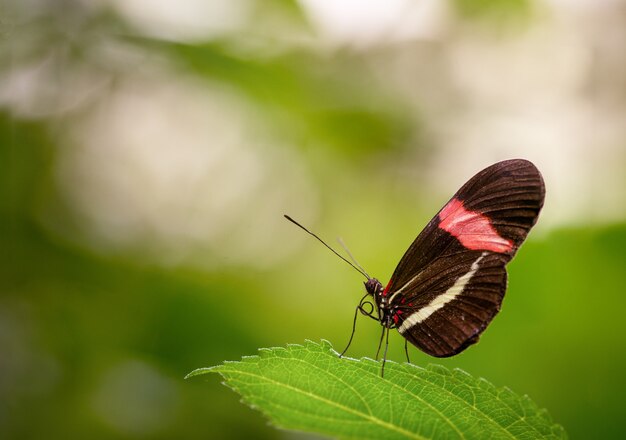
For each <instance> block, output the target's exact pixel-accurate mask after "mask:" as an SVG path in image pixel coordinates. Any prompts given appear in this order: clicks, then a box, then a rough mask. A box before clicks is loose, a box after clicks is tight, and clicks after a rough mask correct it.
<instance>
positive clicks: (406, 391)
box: [187, 341, 566, 439]
mask: <svg viewBox="0 0 626 440" xmlns="http://www.w3.org/2000/svg"><path fill="white" fill-rule="evenodd" d="M380 367H381V365H380V362H377V361H373V360H371V359H361V360H356V359H349V358H343V359H340V358H339V357H338V354H337V352H335V351H334V350H333V348H332V346H331V345H330V343H328V342H327V341H322V343H321V344H317V343H314V342H311V341H307V342H306V343H305V345H289V346H287V348H269V349H260V350H259V355H258V356H250V357H244V358H243V359H242V360H241V361H239V362H225V363H224V364H222V365H218V366H215V367H211V368H201V369H198V370H195V371H193V372H191V373H190V374H189V375H188V376H187V377H192V376H197V375H201V374H205V373H219V374H221V375H222V376H223V377H224V379H225V380H226V384H227V385H228V386H230V387H231V388H233V389H234V390H235V391H236V392H237V393H239V394H241V395H242V396H243V399H244V401H245V402H246V403H247V404H249V405H250V406H251V407H253V408H256V409H259V410H260V411H262V412H263V413H264V414H265V415H267V417H269V418H270V420H271V421H272V422H273V423H274V424H275V425H276V426H278V427H282V428H286V429H293V430H300V431H310V432H317V433H321V434H325V435H329V436H332V437H336V438H343V439H405V438H406V439H487V438H488V439H535V438H566V434H565V431H564V430H563V428H561V427H560V426H559V425H556V424H554V423H553V422H552V420H551V419H550V417H549V416H548V414H547V412H546V411H545V410H542V409H539V408H538V407H537V405H536V404H535V403H533V402H532V401H531V400H530V399H529V398H528V397H527V396H524V397H520V396H518V395H516V394H514V393H513V392H512V391H510V390H509V389H507V388H496V387H494V386H493V385H491V384H490V383H489V382H487V381H486V380H484V379H475V378H473V377H472V376H470V375H469V374H467V373H465V372H464V371H461V370H454V371H450V370H448V369H446V368H444V367H441V366H437V365H430V366H428V367H427V368H420V367H417V366H415V365H412V364H398V363H395V362H391V361H387V364H386V365H385V377H384V378H382V377H380Z"/></svg>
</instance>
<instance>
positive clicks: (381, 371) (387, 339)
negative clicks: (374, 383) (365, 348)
mask: <svg viewBox="0 0 626 440" xmlns="http://www.w3.org/2000/svg"><path fill="white" fill-rule="evenodd" d="M384 329H385V327H383V333H384ZM386 330H387V337H386V338H385V353H384V354H383V366H382V367H381V368H380V377H385V363H386V362H387V349H388V348H389V329H386Z"/></svg>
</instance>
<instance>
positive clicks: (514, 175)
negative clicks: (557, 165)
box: [285, 159, 545, 374]
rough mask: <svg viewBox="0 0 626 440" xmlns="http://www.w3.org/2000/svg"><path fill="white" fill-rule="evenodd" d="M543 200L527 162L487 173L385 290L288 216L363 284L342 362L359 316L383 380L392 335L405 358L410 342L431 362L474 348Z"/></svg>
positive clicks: (462, 192)
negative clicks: (369, 330) (365, 321)
mask: <svg viewBox="0 0 626 440" xmlns="http://www.w3.org/2000/svg"><path fill="white" fill-rule="evenodd" d="M544 197H545V185H544V182H543V178H542V176H541V173H540V172H539V170H538V169H537V168H536V167H535V165H533V164H532V163H531V162H529V161H527V160H523V159H512V160H505V161H502V162H497V163H495V164H493V165H491V166H489V167H487V168H485V169H484V170H482V171H480V172H479V173H477V174H476V175H475V176H474V177H472V178H471V179H470V180H469V181H467V183H465V185H463V186H462V187H461V189H459V190H458V191H457V192H456V194H454V196H452V198H451V199H450V200H449V201H448V202H447V203H446V204H445V205H444V206H443V208H441V210H440V211H439V212H438V213H437V215H435V216H434V217H433V219H432V220H431V221H430V222H429V223H428V224H427V225H426V227H425V228H424V229H423V230H422V232H420V234H419V235H418V236H417V238H416V239H415V240H414V241H413V243H412V244H411V246H409V248H408V250H407V251H406V252H405V253H404V255H403V257H402V258H401V259H400V262H399V263H398V266H397V267H396V269H395V270H394V272H393V275H392V276H391V279H390V280H389V282H388V283H387V284H386V285H385V286H384V287H383V284H382V283H381V282H380V281H379V280H378V279H376V278H372V277H370V276H369V275H368V274H367V273H366V272H365V271H364V270H363V269H362V268H361V267H360V266H359V265H358V263H356V261H354V263H355V264H356V266H355V265H354V264H352V263H351V262H350V261H348V260H347V259H346V258H344V257H343V256H341V255H340V254H339V253H338V252H336V251H335V250H334V249H332V248H331V247H330V246H328V245H327V244H326V243H325V242H324V241H323V240H322V239H320V238H319V237H318V236H317V235H315V234H313V233H312V232H310V231H309V230H308V229H306V228H304V227H303V226H302V225H300V224H299V223H297V222H295V220H293V219H292V218H291V217H289V216H285V217H287V219H289V220H290V221H292V222H294V223H296V225H298V226H300V227H301V228H302V229H304V230H305V231H306V232H308V233H309V234H311V235H313V236H314V237H315V238H317V239H318V240H320V241H321V242H322V243H323V244H324V245H325V246H326V247H328V248H329V249H330V250H332V251H333V252H334V253H335V254H337V255H338V256H339V257H340V258H342V259H343V260H344V261H346V262H347V263H348V264H350V265H351V266H352V267H354V268H355V269H356V270H358V271H359V272H360V273H361V274H363V275H364V276H365V277H366V278H367V281H365V283H364V284H365V290H366V294H365V296H364V297H363V298H362V299H361V301H360V302H359V304H358V306H357V307H356V310H355V315H354V321H353V326H352V334H351V336H350V340H349V342H348V345H347V347H346V349H345V350H344V351H343V352H342V353H341V356H343V354H345V352H346V351H347V349H348V347H349V346H350V344H351V343H352V338H353V337H354V332H355V327H356V318H357V315H358V313H359V312H360V313H361V314H363V315H366V316H369V317H370V318H372V319H375V320H376V321H378V322H379V323H380V324H381V326H382V329H383V331H382V334H381V338H380V342H379V344H378V351H377V353H376V358H378V355H379V353H380V349H381V346H382V342H383V340H385V341H386V342H385V351H384V356H383V364H382V371H381V374H384V365H385V361H386V359H387V348H388V345H389V330H391V329H396V330H398V332H399V333H400V334H401V335H402V336H403V337H404V338H405V352H406V355H407V360H408V348H407V344H408V342H410V343H411V344H413V345H415V346H416V347H417V348H419V349H420V350H422V351H423V352H425V353H427V354H429V355H431V356H435V357H449V356H454V355H456V354H458V353H461V352H462V351H463V350H465V349H466V348H468V347H469V346H470V345H472V344H475V343H476V342H478V339H479V336H480V334H481V333H482V332H483V331H484V330H485V329H486V328H487V326H488V325H489V323H490V322H491V321H492V319H493V318H494V317H495V315H496V314H497V313H498V312H499V311H500V307H501V305H502V300H503V298H504V294H505V291H506V287H507V273H506V264H507V263H508V262H509V261H511V259H512V258H513V256H514V255H515V253H516V252H517V250H518V249H519V247H520V246H521V244H522V243H523V242H524V240H525V239H526V236H527V235H528V232H529V231H530V229H531V228H532V227H533V226H534V225H535V223H536V222H537V218H538V216H539V212H540V211H541V208H542V207H543V202H544ZM346 250H347V249H346ZM348 254H349V252H348ZM349 255H350V257H352V255H351V254H349ZM385 335H386V338H385Z"/></svg>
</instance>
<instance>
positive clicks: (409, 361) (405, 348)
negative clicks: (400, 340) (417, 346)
mask: <svg viewBox="0 0 626 440" xmlns="http://www.w3.org/2000/svg"><path fill="white" fill-rule="evenodd" d="M408 343H409V340H408V339H405V340H404V354H406V361H407V362H408V363H409V364H410V363H411V360H410V359H409V347H408Z"/></svg>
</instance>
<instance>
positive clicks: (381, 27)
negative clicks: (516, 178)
mask: <svg viewBox="0 0 626 440" xmlns="http://www.w3.org/2000/svg"><path fill="white" fill-rule="evenodd" d="M161 3H162V2H161ZM161 3H159V4H158V7H156V6H155V7H153V5H154V3H153V2H148V1H146V0H132V1H131V0H124V1H123V0H111V1H109V2H104V1H102V2H101V4H103V5H107V7H112V8H114V9H115V10H116V11H117V12H119V13H120V14H122V15H123V16H124V17H126V18H127V19H128V21H129V22H130V23H133V24H135V25H136V26H137V28H138V29H139V30H142V31H144V32H145V33H146V35H151V36H158V37H162V38H180V39H183V40H195V39H211V38H219V37H220V36H224V35H228V34H230V33H233V32H236V31H242V32H243V30H245V29H246V27H247V26H249V25H250V20H252V18H250V17H251V16H252V13H251V11H252V10H253V9H254V8H257V7H259V4H258V3H256V4H255V3H253V2H252V0H250V1H243V0H237V1H234V2H218V1H200V0H183V1H178V2H176V3H175V4H174V3H172V4H166V3H163V4H161ZM174 5H175V6H174ZM301 6H302V7H303V8H304V10H305V12H306V14H307V17H308V19H309V20H310V23H311V24H312V26H313V29H314V33H315V35H314V36H313V37H312V38H308V39H306V42H305V43H303V41H304V40H297V39H296V40H291V39H289V38H287V37H286V38H285V39H284V40H283V41H278V42H277V44H284V45H288V44H294V45H299V44H305V45H306V46H307V47H309V48H311V47H312V48H313V49H314V50H316V51H322V52H323V51H327V52H328V53H335V52H337V51H346V50H348V51H352V52H354V53H356V54H357V56H359V57H362V58H364V59H366V61H367V63H368V65H370V66H371V69H372V71H373V72H375V75H376V76H377V77H378V78H379V80H380V81H381V82H384V83H385V84H386V85H387V86H389V87H391V88H392V89H394V90H395V91H397V92H398V93H399V94H400V95H401V96H405V97H406V100H407V103H408V104H409V106H411V107H412V108H414V109H415V113H416V115H417V114H419V118H420V119H419V122H420V123H421V124H424V126H425V129H426V132H427V135H428V136H429V139H430V141H431V142H432V145H433V148H432V152H431V157H430V159H429V167H428V170H427V173H428V176H427V177H426V178H423V177H420V183H424V182H429V185H430V186H432V188H433V192H436V193H447V194H450V195H451V194H452V192H453V191H455V190H456V189H457V188H458V187H459V185H460V184H462V183H463V181H464V180H465V179H466V178H469V177H470V176H471V175H472V174H474V173H475V172H476V171H478V170H479V169H481V168H483V167H485V166H487V165H489V164H490V163H493V162H495V161H498V160H502V159H505V158H511V157H524V158H528V159H530V160H532V161H534V162H535V163H536V164H537V165H538V166H539V168H540V169H541V170H542V172H543V173H544V177H545V179H546V184H547V188H548V189H547V191H548V196H547V201H546V207H545V211H544V214H543V216H542V219H541V222H540V225H539V227H540V228H543V229H544V231H545V230H549V229H550V228H553V227H556V226H563V225H576V224H582V223H589V222H594V223H610V222H614V221H623V220H624V219H625V218H626V177H625V172H624V171H625V169H624V166H625V164H626V124H625V123H624V121H626V5H625V3H624V2H618V1H591V0H587V1H584V0H578V1H577V0H571V1H565V0H553V1H552V2H545V3H539V2H537V3H536V4H535V7H534V8H533V11H532V13H531V18H530V19H528V20H527V21H525V22H524V23H523V24H520V25H519V26H515V30H514V31H511V32H502V31H501V30H497V29H490V28H489V26H481V25H479V24H476V23H471V22H469V23H468V22H467V21H464V20H461V19H460V18H459V17H457V16H456V15H455V12H454V10H453V8H452V7H451V6H450V4H448V3H446V2H444V1H435V0H427V1H424V2H414V1H410V0H393V1H390V2H374V1H356V0H351V1H342V2H336V1H332V0H323V1H322V0H301ZM279 34H280V33H279V32H275V33H274V34H273V35H274V38H275V35H279ZM294 48H295V47H294ZM110 55H111V54H110ZM111 56H113V57H114V56H115V55H111ZM152 62H154V60H150V59H146V60H143V61H142V69H141V70H142V72H145V71H150V70H151V67H150V66H151V64H150V63H152ZM45 66H47V65H45ZM45 66H44V67H45ZM157 66H158V67H157ZM129 67H130V68H129V69H128V70H127V71H125V72H124V71H123V69H121V71H122V72H121V73H122V76H121V80H120V79H119V78H117V79H116V84H115V87H114V88H112V89H107V90H106V93H101V94H100V95H97V94H96V96H95V97H94V96H90V98H89V99H90V102H91V103H92V105H90V107H89V108H88V110H87V111H86V112H85V113H84V114H82V115H81V117H80V118H75V119H73V120H71V122H70V125H69V126H67V128H66V130H65V132H64V134H63V135H64V136H66V139H67V147H66V148H64V149H63V151H62V152H61V160H60V161H59V164H58V170H57V176H58V182H59V185H60V188H61V189H62V192H63V194H64V196H65V198H66V200H67V203H69V205H70V206H71V208H72V209H73V210H74V211H75V212H76V215H77V216H78V217H79V218H80V219H81V222H80V224H81V225H82V227H83V229H84V230H81V231H78V233H79V235H82V234H84V235H86V236H88V237H90V240H91V242H92V243H93V244H94V247H95V248H97V249H105V250H106V249H110V250H112V251H123V250H137V251H138V252H141V251H142V249H143V250H145V249H147V250H149V251H150V252H149V254H150V255H151V258H158V259H160V261H159V262H160V263H163V264H179V263H181V262H188V261H193V262H195V264H201V265H206V266H207V267H209V268H211V267H216V266H219V265H223V264H226V265H231V264H232V265H237V264H248V265H252V266H255V265H256V266H259V267H265V266H267V265H271V264H273V263H274V262H276V261H278V260H280V259H281V258H284V257H286V256H288V255H289V254H290V252H291V251H292V250H293V248H294V246H295V244H294V243H285V244H283V243H282V241H283V240H280V237H281V236H283V235H284V229H283V228H282V226H283V225H282V223H281V220H280V216H281V215H282V214H283V212H284V211H285V210H286V209H287V208H288V209H290V210H291V212H297V213H299V215H301V216H302V217H304V218H305V219H312V218H316V217H318V216H319V215H320V213H319V203H318V201H319V199H320V198H322V197H323V195H321V194H317V193H316V190H315V182H314V181H313V180H312V178H311V177H310V173H309V170H307V166H306V162H305V160H304V159H303V157H301V154H302V150H300V149H298V148H294V146H292V145H288V144H285V141H282V140H281V138H280V136H276V134H275V133H274V132H272V130H269V129H266V128H265V127H264V126H263V122H264V121H263V119H262V118H259V117H258V115H256V114H255V108H254V107H251V106H249V105H248V104H247V103H246V102H245V99H243V98H242V97H240V96H238V95H237V94H236V93H233V92H232V91H231V90H228V89H224V88H221V87H219V86H218V85H217V84H216V85H215V86H214V87H207V86H206V83H203V84H199V83H197V82H195V81H194V80H192V79H190V78H188V77H185V76H182V75H180V74H179V73H177V72H176V70H175V69H167V68H166V69H161V65H160V63H155V72H157V73H154V74H151V75H149V77H146V76H145V75H144V74H143V73H142V72H137V71H135V70H134V69H133V68H132V64H129ZM46 68H47V67H46ZM24 69H26V66H23V65H20V64H19V63H16V64H15V66H14V68H13V69H12V71H10V72H8V73H6V72H5V78H4V79H7V78H8V79H11V81H10V82H3V83H4V85H0V105H5V106H10V107H11V108H14V109H19V110H20V111H21V113H22V114H27V115H28V114H29V113H28V109H29V108H32V109H36V108H38V107H37V105H36V104H37V100H38V99H40V98H41V95H38V93H37V90H38V89H40V88H42V84H45V79H43V78H41V75H40V74H41V73H42V72H43V71H44V70H37V69H35V70H34V72H36V73H38V74H35V73H33V69H26V70H24ZM41 69H43V67H42V68H41ZM20 72H22V74H20ZM82 73H84V75H85V76H81V72H78V71H69V72H65V75H66V77H71V78H73V79H72V81H73V82H74V83H75V84H77V87H79V88H80V89H81V90H83V89H84V90H93V89H94V88H95V89H97V90H101V89H102V87H101V86H99V84H102V81H103V79H102V78H101V77H99V76H98V75H92V73H91V72H82ZM27 75H30V76H27ZM89 75H91V76H89ZM74 76H76V78H74ZM29 78H30V79H29ZM90 79H93V81H92V84H91V85H92V87H89V85H88V84H89V80H90ZM0 84H2V83H0ZM15 84H18V85H19V87H16V86H14V85H15ZM44 91H45V90H44ZM55 93H57V94H63V93H67V94H70V93H73V92H72V91H71V90H67V91H66V92H62V91H61V90H60V89H55ZM61 101H62V99H61ZM72 102H73V103H75V105H76V106H78V107H77V108H79V106H80V105H81V101H80V100H76V101H72ZM94 103H95V104H94ZM46 108H48V107H46ZM64 111H67V106H65V107H64ZM35 115H36V112H33V116H35ZM416 123H417V120H416ZM421 159H422V158H421V157H420V156H419V155H418V154H415V155H414V156H413V155H411V154H409V157H406V156H404V157H401V158H399V159H398V163H397V167H398V169H403V170H404V172H405V173H404V174H402V175H405V176H407V182H406V185H407V186H409V187H412V186H415V182H414V181H411V180H410V179H411V178H412V177H415V176H414V174H412V173H410V172H409V173H406V170H410V169H412V168H414V169H419V172H420V173H421V172H422V171H423V168H420V167H419V164H420V161H421ZM386 169H388V168H386ZM378 177H379V178H381V179H384V177H385V176H384V175H382V176H378ZM607 189H610V190H607ZM46 215H48V214H46ZM50 215H52V214H50ZM46 221H47V222H48V223H49V224H50V227H51V228H52V229H54V230H56V231H57V232H58V233H59V234H63V235H66V236H69V237H70V238H71V236H72V234H74V233H75V232H76V231H68V230H63V226H62V225H57V224H55V222H54V220H50V218H48V219H47V220H46ZM303 239H304V240H306V238H304V237H303ZM279 241H280V242H281V245H280V246H277V245H276V243H277V242H279ZM216 254H217V255H220V259H219V260H216V259H215V258H210V256H211V255H216ZM200 262H202V263H200Z"/></svg>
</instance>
